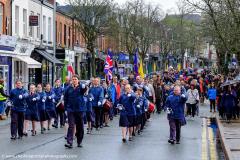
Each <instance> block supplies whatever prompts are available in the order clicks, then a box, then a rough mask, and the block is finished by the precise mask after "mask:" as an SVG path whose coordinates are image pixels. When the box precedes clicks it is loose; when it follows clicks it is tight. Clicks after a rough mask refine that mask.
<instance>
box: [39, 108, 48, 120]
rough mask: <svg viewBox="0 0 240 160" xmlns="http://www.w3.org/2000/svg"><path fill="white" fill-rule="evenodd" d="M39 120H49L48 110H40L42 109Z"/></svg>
mask: <svg viewBox="0 0 240 160" xmlns="http://www.w3.org/2000/svg"><path fill="white" fill-rule="evenodd" d="M39 120H40V121H41V122H42V121H46V120H47V113H46V110H40V111H39Z"/></svg>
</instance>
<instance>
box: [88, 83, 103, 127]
mask: <svg viewBox="0 0 240 160" xmlns="http://www.w3.org/2000/svg"><path fill="white" fill-rule="evenodd" d="M89 94H92V95H93V97H94V99H93V101H92V107H93V109H94V112H95V127H96V129H98V128H99V126H100V127H102V125H103V104H102V102H103V96H104V95H103V94H104V91H103V88H102V87H101V86H92V87H91V88H90V89H89Z"/></svg>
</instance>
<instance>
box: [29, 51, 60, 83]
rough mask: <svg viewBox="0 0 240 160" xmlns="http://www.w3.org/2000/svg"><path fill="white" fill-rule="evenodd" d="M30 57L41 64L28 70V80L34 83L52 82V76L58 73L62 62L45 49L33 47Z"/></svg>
mask: <svg viewBox="0 0 240 160" xmlns="http://www.w3.org/2000/svg"><path fill="white" fill-rule="evenodd" d="M31 58H33V59H35V60H36V61H38V62H39V63H41V64H42V66H41V68H37V69H33V70H30V72H29V81H31V82H32V83H35V84H39V83H41V84H46V83H50V84H51V85H53V84H54V76H55V75H58V74H60V73H59V72H61V71H62V69H63V65H64V64H63V63H62V62H61V61H59V60H58V59H57V58H55V57H54V56H53V55H52V54H51V53H49V52H47V51H46V50H45V49H39V48H35V49H34V50H33V52H32V54H31Z"/></svg>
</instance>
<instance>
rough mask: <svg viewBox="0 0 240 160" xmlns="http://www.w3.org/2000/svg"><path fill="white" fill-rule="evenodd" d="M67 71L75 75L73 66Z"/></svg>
mask: <svg viewBox="0 0 240 160" xmlns="http://www.w3.org/2000/svg"><path fill="white" fill-rule="evenodd" d="M67 70H68V72H71V73H72V74H75V72H74V69H73V67H72V66H70V65H68V67H67Z"/></svg>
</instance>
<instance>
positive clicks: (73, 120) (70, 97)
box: [64, 84, 86, 148]
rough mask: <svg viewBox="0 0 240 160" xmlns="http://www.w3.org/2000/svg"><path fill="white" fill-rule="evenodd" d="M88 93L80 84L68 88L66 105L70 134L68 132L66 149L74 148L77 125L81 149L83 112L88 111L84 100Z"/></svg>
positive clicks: (65, 98)
mask: <svg viewBox="0 0 240 160" xmlns="http://www.w3.org/2000/svg"><path fill="white" fill-rule="evenodd" d="M85 92H86V86H85V85H84V84H80V85H78V86H77V87H74V86H73V85H70V86H69V87H68V88H66V90H65V93H64V104H65V109H66V111H67V116H68V124H69V127H68V132H67V144H66V145H65V147H68V148H72V143H73V133H74V126H75V125H76V137H77V144H78V146H79V147H80V145H81V143H82V140H83V135H84V124H83V112H85V111H86V104H85V100H84V94H85Z"/></svg>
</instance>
